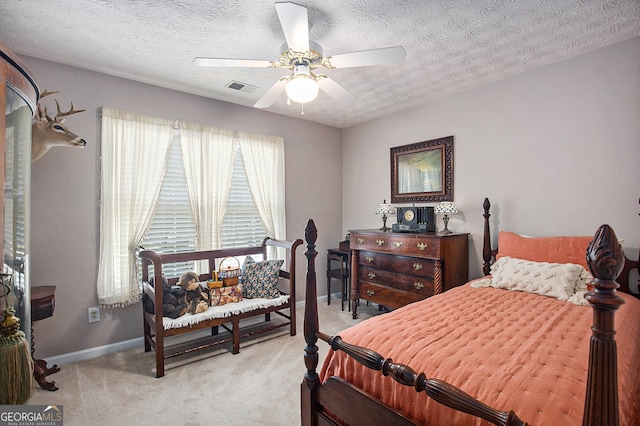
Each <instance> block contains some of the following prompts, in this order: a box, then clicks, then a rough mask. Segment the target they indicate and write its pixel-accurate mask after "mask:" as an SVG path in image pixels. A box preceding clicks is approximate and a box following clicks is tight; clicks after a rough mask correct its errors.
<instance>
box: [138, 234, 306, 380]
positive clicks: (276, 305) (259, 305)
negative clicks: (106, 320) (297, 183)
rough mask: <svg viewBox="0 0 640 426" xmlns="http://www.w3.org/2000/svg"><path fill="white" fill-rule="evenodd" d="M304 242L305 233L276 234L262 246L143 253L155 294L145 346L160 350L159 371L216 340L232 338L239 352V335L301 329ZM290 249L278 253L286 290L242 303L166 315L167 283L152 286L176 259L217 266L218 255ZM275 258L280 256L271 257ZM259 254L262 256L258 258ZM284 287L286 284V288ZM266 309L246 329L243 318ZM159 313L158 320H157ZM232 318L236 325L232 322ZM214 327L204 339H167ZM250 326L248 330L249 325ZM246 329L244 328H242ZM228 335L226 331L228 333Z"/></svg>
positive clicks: (146, 324) (264, 256)
mask: <svg viewBox="0 0 640 426" xmlns="http://www.w3.org/2000/svg"><path fill="white" fill-rule="evenodd" d="M301 244H302V240H301V239H297V240H295V241H284V240H274V239H271V238H265V240H264V241H263V243H262V246H257V247H242V248H232V249H221V250H209V251H194V252H181V253H163V254H160V253H156V252H154V251H151V250H145V251H142V252H140V253H139V257H140V259H141V260H142V281H143V291H144V293H145V294H147V295H148V296H149V297H150V298H151V299H152V300H154V313H153V314H151V313H148V312H145V311H144V309H143V316H144V320H143V322H144V350H145V352H149V351H151V350H152V349H153V350H154V351H155V352H156V377H162V376H164V360H165V359H168V358H172V357H175V356H179V355H184V354H187V353H190V352H193V351H197V350H201V349H206V348H208V347H211V346H215V345H220V344H223V343H227V342H230V341H232V342H233V349H232V350H233V353H234V354H237V353H238V352H240V338H243V337H248V336H252V335H255V334H258V333H264V332H267V331H270V330H274V329H276V328H280V327H286V326H289V328H290V334H291V336H295V334H296V310H295V306H296V297H295V289H296V279H295V265H296V248H297V247H298V246H299V245H301ZM272 247H273V248H280V249H285V251H286V256H285V257H284V258H283V257H280V256H282V254H281V253H282V250H278V252H279V256H278V257H277V258H278V259H284V264H283V266H282V267H281V269H280V272H279V275H280V283H279V286H278V289H279V291H280V294H281V296H280V297H279V298H276V299H248V298H244V299H243V300H242V301H241V302H238V303H229V304H226V305H220V306H211V307H209V309H208V310H206V311H205V312H201V313H199V314H195V315H191V314H189V313H187V314H185V315H183V316H181V317H178V318H176V319H175V320H174V319H171V318H167V317H163V316H162V300H163V295H162V285H156V286H152V285H150V284H149V278H150V277H153V281H154V282H155V283H162V277H163V265H165V266H166V265H167V264H171V263H184V262H192V261H202V260H205V261H208V265H209V268H208V270H209V271H212V270H214V269H215V267H216V260H218V261H221V260H222V259H224V258H225V257H229V256H233V257H242V256H246V255H262V259H267V258H268V257H267V255H268V252H269V253H271V252H273V251H274V250H275V249H272ZM271 258H275V257H273V256H272V257H271ZM256 260H257V259H256ZM166 278H167V279H168V281H169V284H170V285H175V284H176V283H177V281H178V279H179V277H166ZM210 278H211V273H210V272H209V273H205V274H201V275H200V281H207V280H209V279H210ZM283 288H284V290H283ZM271 313H275V314H278V315H279V316H280V317H281V319H282V320H279V321H271V316H270V314H271ZM259 315H264V321H259V322H258V324H257V325H256V324H251V327H244V329H242V330H241V327H240V320H242V319H245V318H250V317H256V316H259ZM158 319H159V320H158ZM229 323H230V324H231V328H229V327H228V324H229ZM218 326H222V327H223V328H224V329H225V330H226V331H227V332H229V333H230V334H231V337H229V336H228V335H224V336H222V335H221V336H219V335H218ZM208 328H211V334H212V337H209V338H207V339H206V341H202V339H201V338H199V339H195V340H193V341H187V342H180V343H179V344H173V345H167V344H166V341H165V338H167V337H170V336H177V335H182V334H185V333H191V332H194V331H198V330H204V329H208ZM247 330H249V331H247ZM241 331H242V332H243V334H241ZM225 336H226V337H225Z"/></svg>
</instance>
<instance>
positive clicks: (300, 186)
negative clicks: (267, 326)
mask: <svg viewBox="0 0 640 426" xmlns="http://www.w3.org/2000/svg"><path fill="white" fill-rule="evenodd" d="M24 61H25V63H26V65H27V66H28V67H29V69H30V70H31V72H32V73H33V75H34V77H35V79H36V81H37V83H38V86H39V87H40V89H41V90H44V89H48V90H50V91H59V92H60V93H58V94H56V95H55V98H56V99H58V101H59V102H60V106H61V108H62V109H63V110H67V109H68V108H69V106H70V102H73V104H74V106H75V108H76V109H86V111H85V112H83V113H80V114H75V115H72V116H70V117H68V118H67V121H66V124H68V126H69V127H70V128H71V129H72V130H73V131H74V132H75V133H77V134H79V135H81V136H82V137H83V138H84V139H86V141H87V146H86V148H83V149H77V148H66V147H65V148H62V147H57V148H52V149H51V150H50V151H49V152H48V153H47V154H45V156H44V157H42V158H41V159H40V160H38V161H36V162H35V163H33V165H32V202H31V285H32V286H36V285H55V286H56V287H57V288H56V309H55V312H54V315H53V317H51V318H47V319H45V320H42V321H38V322H36V323H34V334H35V338H36V356H38V357H49V356H54V355H60V354H65V353H69V352H76V351H81V350H85V349H89V348H94V347H100V346H103V345H109V344H112V343H116V342H121V341H127V340H130V339H134V338H139V337H140V336H142V307H141V305H140V304H135V305H133V306H129V307H124V308H114V309H102V310H101V321H100V322H98V323H92V324H89V323H88V319H87V308H89V307H91V306H96V305H97V292H96V277H97V269H98V253H99V214H100V204H99V196H100V117H99V113H100V108H101V107H102V106H108V107H113V108H121V109H126V110H131V111H136V112H139V113H143V114H148V115H152V116H158V117H165V118H171V119H180V120H187V121H194V122H200V123H208V124H212V125H215V126H220V127H224V128H228V129H236V130H242V131H247V132H254V133H261V134H268V135H276V136H282V137H284V140H285V162H286V171H285V180H286V181H285V184H286V203H287V205H286V212H287V238H288V239H296V238H302V239H304V228H305V226H306V223H307V220H308V219H309V218H313V219H315V222H316V226H317V227H318V242H317V246H318V248H317V250H318V252H319V253H323V252H326V249H327V248H330V247H333V246H335V245H336V241H339V240H340V239H341V238H342V235H341V220H342V218H341V212H342V206H341V201H342V199H341V196H342V194H341V191H340V188H341V184H342V175H341V171H342V167H341V159H342V148H341V140H340V138H341V132H340V130H339V129H336V128H332V127H328V126H323V125H319V124H314V123H310V122H308V121H305V120H302V119H293V118H287V117H283V116H280V115H275V114H272V113H269V112H265V111H262V110H257V109H254V108H247V107H241V106H237V105H232V104H228V103H224V102H218V101H214V100H211V99H207V98H203V97H199V96H194V95H189V94H185V93H180V92H176V91H172V90H167V89H162V88H159V87H155V86H151V85H147V84H141V83H137V82H133V81H129V80H124V79H121V78H115V77H111V76H107V75H104V74H100V73H95V72H90V71H86V70H82V69H78V68H73V67H68V66H64V65H60V64H56V63H52V62H47V61H42V60H39V59H35V58H24ZM52 98H53V96H51V97H48V98H44V99H42V103H43V105H46V106H48V107H49V112H50V113H51V112H52V111H51V108H53V112H55V108H56V107H55V102H54V100H53V99H52ZM304 250H305V248H304V246H303V247H300V248H298V252H297V255H298V262H297V268H296V271H297V274H298V277H299V279H298V281H297V284H298V285H297V293H298V294H297V297H298V299H299V300H301V299H302V298H304V284H305V279H304V274H305V271H306V262H305V260H306V259H305V256H304V255H303V253H304ZM317 267H318V269H319V270H323V269H324V268H325V261H324V260H323V257H322V256H319V257H318V265H317ZM322 288H323V287H322V286H321V287H320V289H322Z"/></svg>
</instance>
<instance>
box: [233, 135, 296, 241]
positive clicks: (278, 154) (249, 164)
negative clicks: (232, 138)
mask: <svg viewBox="0 0 640 426" xmlns="http://www.w3.org/2000/svg"><path fill="white" fill-rule="evenodd" d="M238 139H239V143H240V151H241V152H242V157H243V159H244V166H245V169H246V171H247V180H248V181H249V187H250V188H251V193H252V195H253V200H254V202H255V203H256V208H257V209H258V213H259V214H260V218H261V219H262V221H263V222H264V224H265V227H266V228H267V231H268V232H269V236H270V237H272V238H275V239H286V223H287V221H286V216H285V199H284V198H285V197H284V193H285V188H284V184H285V182H284V139H283V138H281V137H276V136H264V135H255V134H250V133H239V135H238Z"/></svg>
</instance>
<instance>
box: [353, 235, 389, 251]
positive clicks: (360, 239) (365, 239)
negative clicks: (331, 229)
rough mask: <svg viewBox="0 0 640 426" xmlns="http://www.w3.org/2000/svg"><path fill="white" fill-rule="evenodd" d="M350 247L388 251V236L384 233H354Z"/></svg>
mask: <svg viewBox="0 0 640 426" xmlns="http://www.w3.org/2000/svg"><path fill="white" fill-rule="evenodd" d="M350 247H351V250H377V251H389V236H388V235H385V234H379V235H366V234H364V235H361V234H358V235H354V236H353V238H352V239H351V244H350Z"/></svg>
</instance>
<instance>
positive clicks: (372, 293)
mask: <svg viewBox="0 0 640 426" xmlns="http://www.w3.org/2000/svg"><path fill="white" fill-rule="evenodd" d="M367 294H368V295H369V296H373V295H374V294H376V293H375V291H373V290H367Z"/></svg>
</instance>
